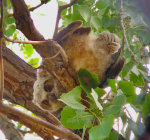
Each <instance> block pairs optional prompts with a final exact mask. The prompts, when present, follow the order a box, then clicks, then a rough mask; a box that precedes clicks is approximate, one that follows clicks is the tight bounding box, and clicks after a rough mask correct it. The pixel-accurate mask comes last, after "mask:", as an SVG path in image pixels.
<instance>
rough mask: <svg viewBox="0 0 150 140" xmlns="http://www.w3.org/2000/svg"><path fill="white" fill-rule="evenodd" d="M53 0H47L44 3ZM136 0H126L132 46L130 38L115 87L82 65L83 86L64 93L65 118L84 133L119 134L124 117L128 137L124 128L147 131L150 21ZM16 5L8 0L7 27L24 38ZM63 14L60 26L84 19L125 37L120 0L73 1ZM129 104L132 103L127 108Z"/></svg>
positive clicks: (97, 139)
mask: <svg viewBox="0 0 150 140" xmlns="http://www.w3.org/2000/svg"><path fill="white" fill-rule="evenodd" d="M49 1H50V0H41V3H46V2H49ZM57 2H58V5H59V6H60V5H64V4H66V3H64V2H62V1H61V0H57ZM134 2H135V1H132V2H131V1H130V2H128V1H127V0H125V1H124V3H123V6H124V9H123V16H122V17H123V22H124V26H125V30H126V36H127V41H128V44H129V47H127V43H125V46H124V50H123V51H122V53H121V56H124V57H125V58H126V63H125V66H124V68H123V70H122V72H121V73H120V75H119V79H116V80H114V79H108V84H109V87H110V91H107V92H106V91H105V90H104V89H101V88H99V87H98V85H99V81H98V76H97V75H96V74H93V73H90V72H88V71H87V70H84V69H81V70H80V71H79V73H78V81H79V86H77V87H75V88H74V89H73V90H72V91H70V92H68V93H64V94H63V95H62V96H61V97H60V101H62V102H63V103H65V104H66V105H67V106H66V107H64V108H63V110H62V112H61V122H62V124H63V125H64V126H66V127H68V128H70V129H83V133H84V131H85V129H87V128H88V129H87V131H88V134H89V137H90V140H101V139H104V140H117V139H118V133H117V132H116V131H114V130H112V128H113V129H115V127H114V125H113V123H115V121H114V120H115V119H118V117H119V118H121V121H122V123H123V124H122V125H123V127H122V128H121V129H122V130H121V131H120V132H121V134H122V135H123V136H124V137H125V139H130V138H128V137H127V133H128V131H127V130H124V129H123V128H124V127H126V126H128V128H129V129H130V130H132V131H133V132H134V134H135V135H138V133H137V131H139V130H140V132H142V133H143V132H144V129H145V125H144V123H143V122H144V120H145V118H146V117H147V116H148V115H149V114H150V102H149V101H150V72H149V70H148V69H150V68H149V67H150V64H149V62H150V46H149V45H150V39H149V37H150V27H149V22H148V21H147V20H145V19H147V17H146V16H147V15H143V13H142V12H141V13H140V12H139V11H140V10H141V9H138V6H137V5H136V2H135V3H134ZM10 11H11V3H10V0H7V7H6V8H5V12H4V14H5V15H4V25H3V27H4V28H3V31H4V34H5V35H7V36H8V37H13V38H14V39H18V36H17V35H18V32H17V31H16V26H15V19H14V18H13V16H9V14H10ZM61 20H62V26H61V27H60V29H61V28H62V27H64V26H66V25H68V24H69V23H71V22H72V21H75V20H82V22H83V26H90V27H91V28H92V31H93V34H99V33H101V32H102V31H104V30H108V31H110V32H112V33H116V34H117V35H118V36H119V37H120V39H121V40H122V39H123V34H122V33H123V31H122V28H121V24H120V3H119V1H118V0H97V1H96V0H84V1H83V0H78V1H77V3H75V4H74V5H73V6H72V7H69V8H67V9H65V10H63V11H62V13H61ZM129 48H130V49H129ZM21 51H22V52H23V54H24V56H25V59H30V60H29V62H28V63H29V64H30V65H32V66H33V67H37V66H38V62H39V58H31V56H32V54H33V53H34V49H33V47H32V46H31V45H23V46H21ZM131 51H132V52H131ZM135 56H136V58H137V59H135ZM110 93H113V94H114V98H110V96H109V94H110ZM84 96H85V98H83V97H84ZM127 104H128V105H130V108H126V105H127ZM131 110H134V111H135V112H136V113H137V114H139V115H138V117H139V118H140V119H138V120H137V121H135V120H133V118H134V117H135V116H134V115H135V114H133V113H132V112H131ZM127 114H128V115H127ZM132 117H133V118H132ZM139 120H142V122H141V121H139ZM18 127H21V126H19V125H18ZM137 128H138V129H137ZM141 135H142V134H141Z"/></svg>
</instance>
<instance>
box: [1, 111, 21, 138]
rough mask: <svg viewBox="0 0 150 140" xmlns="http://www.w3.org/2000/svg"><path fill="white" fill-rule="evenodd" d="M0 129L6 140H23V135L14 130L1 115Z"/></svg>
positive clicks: (8, 121)
mask: <svg viewBox="0 0 150 140" xmlns="http://www.w3.org/2000/svg"><path fill="white" fill-rule="evenodd" d="M0 128H1V130H2V131H3V133H4V134H5V136H6V138H7V139H8V140H23V135H22V134H21V133H20V132H19V131H18V130H17V129H16V128H15V126H14V125H13V124H12V123H11V121H10V120H9V119H8V118H7V117H6V116H4V115H3V114H1V113H0Z"/></svg>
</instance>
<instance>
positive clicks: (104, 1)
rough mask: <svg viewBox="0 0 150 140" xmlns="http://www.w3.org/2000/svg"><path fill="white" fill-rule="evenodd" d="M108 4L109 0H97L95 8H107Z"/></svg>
mask: <svg viewBox="0 0 150 140" xmlns="http://www.w3.org/2000/svg"><path fill="white" fill-rule="evenodd" d="M109 5H110V1H109V0H98V2H97V3H96V8H98V9H100V10H101V9H104V8H107V7H108V6H109Z"/></svg>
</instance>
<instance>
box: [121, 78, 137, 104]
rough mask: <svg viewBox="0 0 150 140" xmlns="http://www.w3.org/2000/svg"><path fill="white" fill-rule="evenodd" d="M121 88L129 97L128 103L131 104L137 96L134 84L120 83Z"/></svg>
mask: <svg viewBox="0 0 150 140" xmlns="http://www.w3.org/2000/svg"><path fill="white" fill-rule="evenodd" d="M118 86H119V88H120V89H121V90H122V92H123V93H124V94H125V95H126V96H127V102H131V101H133V100H135V99H136V94H135V90H134V86H133V82H128V81H120V82H119V83H118Z"/></svg>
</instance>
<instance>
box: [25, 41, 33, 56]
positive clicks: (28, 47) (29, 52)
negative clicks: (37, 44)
mask: <svg viewBox="0 0 150 140" xmlns="http://www.w3.org/2000/svg"><path fill="white" fill-rule="evenodd" d="M33 52H34V49H33V46H32V45H31V44H23V54H24V55H25V59H28V58H29V57H31V55H32V54H33Z"/></svg>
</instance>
